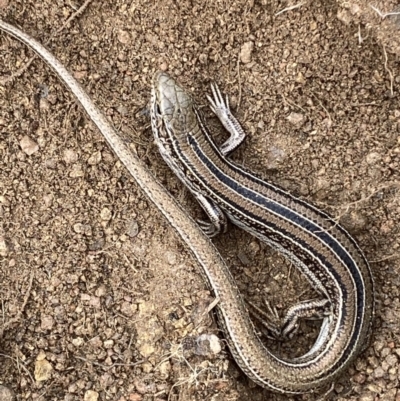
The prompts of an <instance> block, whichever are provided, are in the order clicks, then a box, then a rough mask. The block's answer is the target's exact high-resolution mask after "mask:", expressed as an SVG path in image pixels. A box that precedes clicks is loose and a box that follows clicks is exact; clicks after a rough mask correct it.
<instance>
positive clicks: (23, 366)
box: [0, 354, 35, 385]
mask: <svg viewBox="0 0 400 401" xmlns="http://www.w3.org/2000/svg"><path fill="white" fill-rule="evenodd" d="M0 356H3V357H4V358H8V359H11V360H12V361H14V362H15V363H16V364H17V365H18V367H20V366H22V369H24V370H25V372H26V373H27V374H28V376H29V378H30V379H31V380H32V383H33V384H34V385H35V380H34V379H33V377H32V375H31V373H30V372H29V369H28V368H27V367H26V366H25V365H24V364H23V363H20V362H19V360H18V358H17V359H15V358H13V357H12V356H10V355H6V354H0Z"/></svg>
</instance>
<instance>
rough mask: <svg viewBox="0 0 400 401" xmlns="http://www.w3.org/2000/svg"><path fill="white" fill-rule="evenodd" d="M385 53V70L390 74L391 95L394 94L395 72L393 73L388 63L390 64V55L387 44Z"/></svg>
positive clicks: (384, 49)
mask: <svg viewBox="0 0 400 401" xmlns="http://www.w3.org/2000/svg"><path fill="white" fill-rule="evenodd" d="M383 54H384V55H385V70H386V71H387V73H388V74H389V78H390V95H391V96H393V73H392V70H391V69H390V68H389V67H388V65H387V64H388V56H387V53H386V48H385V45H383Z"/></svg>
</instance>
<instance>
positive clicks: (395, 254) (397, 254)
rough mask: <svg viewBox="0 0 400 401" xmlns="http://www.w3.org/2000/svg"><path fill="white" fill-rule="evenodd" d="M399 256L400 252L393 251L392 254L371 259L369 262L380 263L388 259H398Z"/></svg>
mask: <svg viewBox="0 0 400 401" xmlns="http://www.w3.org/2000/svg"><path fill="white" fill-rule="evenodd" d="M399 257H400V253H393V254H391V255H388V256H384V257H383V258H380V259H374V260H370V261H369V263H380V262H385V261H386V260H390V259H397V258H399Z"/></svg>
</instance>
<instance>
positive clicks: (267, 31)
mask: <svg viewBox="0 0 400 401" xmlns="http://www.w3.org/2000/svg"><path fill="white" fill-rule="evenodd" d="M84 3H85V4H84ZM396 4H397V2H390V1H386V2H377V3H374V4H372V3H371V4H369V3H363V2H361V1H358V2H354V3H348V2H346V3H344V2H343V3H342V2H335V1H333V0H331V1H322V0H321V1H312V2H311V1H309V2H285V1H274V0H272V1H266V0H261V1H254V0H253V1H245V0H233V1H204V2H203V1H172V0H164V1H146V0H137V1H135V0H134V1H128V0H115V1H108V0H107V1H101V2H99V1H97V2H96V1H92V2H84V1H83V0H80V1H77V0H73V1H62V0H58V1H50V0H43V1H33V0H32V1H29V0H24V1H15V0H8V1H7V0H0V15H1V16H2V18H3V19H4V20H5V21H7V22H10V23H13V24H16V25H18V26H20V27H21V28H22V29H23V30H24V31H26V32H28V33H29V34H31V35H32V36H34V37H35V38H37V39H38V40H40V41H41V42H42V43H47V47H48V48H50V49H51V50H52V52H54V54H56V55H57V57H59V58H60V60H61V61H62V62H63V63H64V65H66V66H67V67H68V68H69V69H70V71H72V72H73V74H74V76H75V77H76V78H77V79H78V80H79V81H80V82H81V83H82V84H83V85H84V87H85V88H86V89H87V91H88V93H89V94H90V96H91V97H92V99H94V100H95V102H96V103H97V105H98V106H99V107H100V109H101V110H103V111H104V112H105V113H106V115H107V116H108V118H109V119H110V120H111V121H112V122H113V124H114V125H115V127H116V128H117V129H118V131H119V132H120V134H121V136H122V137H123V138H124V139H125V140H126V141H127V143H129V144H130V146H131V147H132V149H133V150H134V151H135V152H137V153H138V154H139V155H140V158H141V159H142V161H143V162H144V163H146V164H147V165H148V166H149V168H150V169H151V170H152V171H153V172H154V173H155V174H156V175H157V177H158V179H159V180H160V181H161V182H162V183H163V184H164V185H165V186H166V187H167V188H168V189H169V190H170V191H171V192H172V193H173V194H174V195H175V196H176V197H177V198H178V199H179V200H180V202H182V204H184V205H185V207H187V209H188V210H190V212H191V213H192V214H193V215H195V216H198V217H199V216H202V213H201V210H200V209H199V207H198V205H196V203H195V201H194V200H193V199H192V198H191V197H190V196H188V192H187V191H186V190H185V189H184V188H182V186H181V185H180V184H179V182H178V181H177V179H176V178H175V177H174V176H173V174H172V173H171V171H169V169H168V168H167V167H166V166H165V165H164V163H163V161H162V160H161V157H160V156H159V155H158V153H157V149H156V148H155V146H154V144H153V142H152V134H151V128H150V126H149V117H148V113H147V111H146V110H147V109H146V107H147V103H148V100H149V89H150V82H151V78H152V75H153V73H154V72H155V71H156V70H158V69H164V70H168V71H169V72H170V73H171V74H172V75H173V76H175V77H177V78H178V79H179V81H180V82H181V83H182V84H183V85H184V86H185V87H186V88H187V89H188V90H190V91H192V92H193V96H194V97H195V98H196V99H197V101H198V103H199V105H200V107H201V108H202V109H203V111H204V113H205V115H206V117H207V120H208V122H209V125H210V128H211V129H212V130H213V132H214V136H215V138H216V141H217V142H218V143H221V142H222V141H223V140H224V138H226V133H224V132H223V130H222V129H221V127H220V125H219V123H218V121H217V120H216V118H215V117H213V116H212V115H211V112H210V110H209V109H208V107H207V101H206V97H205V95H206V94H207V93H209V91H210V89H209V84H210V83H211V82H213V81H214V80H215V81H216V82H217V83H218V84H219V85H220V87H221V89H222V90H223V91H224V92H226V93H228V94H229V95H230V98H231V104H232V108H233V111H234V113H235V114H236V115H237V116H238V118H239V120H240V121H241V122H242V123H243V125H244V127H245V129H246V131H247V133H248V138H247V140H246V142H245V144H244V145H242V147H241V148H240V149H239V150H238V151H237V152H236V153H235V154H234V155H233V158H234V159H235V160H236V161H237V162H238V163H243V164H244V165H246V166H247V167H249V168H251V169H252V170H254V171H257V172H258V173H259V174H261V175H263V177H265V178H266V179H268V180H270V181H271V182H273V183H276V184H279V185H281V186H282V187H284V188H286V189H287V190H289V191H290V192H292V193H294V194H296V195H298V196H301V197H302V198H304V199H307V200H308V201H310V202H313V203H315V204H317V205H318V206H319V207H320V208H322V209H324V210H326V211H328V212H329V213H331V214H332V215H334V216H336V217H337V218H338V219H340V221H341V223H342V224H343V225H344V226H345V227H346V228H347V229H348V230H349V231H350V232H351V234H352V235H354V237H355V238H356V239H357V241H358V242H359V244H360V246H361V248H362V249H363V250H364V251H365V254H366V256H367V258H368V259H369V261H370V263H371V267H372V270H373V273H374V276H375V279H376V296H377V313H376V319H375V324H374V329H373V337H372V339H371V344H370V346H369V347H368V348H367V349H366V351H365V352H364V353H363V354H362V355H360V357H359V358H358V359H357V361H356V362H355V364H354V365H353V366H352V367H351V368H350V369H349V371H348V373H346V375H345V376H344V377H343V378H342V379H341V380H339V381H338V382H337V383H336V386H335V389H334V391H333V392H332V393H331V394H330V396H329V397H330V399H332V400H362V401H373V400H397V401H399V400H400V390H397V387H399V382H400V371H399V359H400V258H399V256H400V251H399V247H400V232H399V227H400V197H399V185H400V177H399V175H400V174H399V164H400V159H399V154H400V102H399V88H400V59H399V56H398V54H400V52H397V50H396V49H398V48H397V47H396V46H397V45H398V41H399V37H400V28H399V25H400V24H399V22H398V21H399V18H398V16H397V15H389V16H387V17H386V18H385V19H384V20H382V19H381V17H379V15H378V14H377V12H376V11H375V10H373V9H371V7H370V5H373V6H374V7H377V8H379V10H381V12H382V13H387V12H391V11H393V10H398V8H396ZM82 6H84V7H82ZM291 6H297V7H295V8H293V9H290V7H291ZM80 7H82V8H80ZM357 7H358V8H357ZM397 7H398V6H397ZM78 10H79V11H81V12H78V13H76V12H77V11H78ZM74 13H76V14H74ZM70 17H72V20H71V21H70V22H69V23H68V24H65V22H66V21H68V19H69V18H70ZM388 32H390V34H389V33H388ZM396 32H397V34H396ZM396 35H397V36H396ZM396 52H397V55H396ZM0 55H1V57H0V264H1V265H0V283H1V284H0V301H1V304H0V308H1V309H0V310H1V321H0V333H2V335H1V338H0V400H2V401H3V400H11V399H12V396H15V397H16V398H17V399H18V400H66V401H73V400H82V399H84V400H86V401H96V400H119V401H124V400H127V401H141V400H155V401H156V400H157V401H161V400H213V401H219V400H229V401H234V400H291V399H293V400H294V399H296V400H297V399H298V400H300V399H304V400H314V399H318V397H317V396H316V395H307V396H298V397H289V396H279V395H274V394H271V393H269V392H268V391H266V390H264V389H262V388H260V387H258V386H256V385H255V384H254V383H251V382H250V381H249V380H248V379H247V378H246V376H245V375H244V374H243V373H242V372H241V371H240V370H239V368H238V367H237V366H236V365H235V363H234V361H233V360H232V357H231V356H230V353H229V350H228V349H227V348H226V347H225V346H224V341H223V335H222V334H221V333H220V332H219V330H218V325H217V323H216V322H215V318H214V316H213V315H212V314H210V315H207V316H206V317H204V313H203V312H204V310H205V309H206V308H207V305H208V304H209V303H210V301H211V300H212V297H211V294H210V292H209V291H208V289H207V288H206V286H205V284H204V282H203V280H202V278H201V276H200V274H199V272H198V267H197V265H196V263H195V261H194V260H193V258H192V257H191V255H190V254H189V253H188V252H187V251H186V250H185V248H184V247H183V245H182V243H181V241H180V240H179V239H178V238H177V236H176V235H175V234H174V232H173V230H172V229H171V228H170V227H169V226H168V225H167V223H166V222H165V221H164V219H163V217H162V216H161V215H160V213H159V212H158V211H157V210H156V209H155V207H154V206H153V205H152V204H151V203H150V202H149V201H148V200H147V199H146V197H145V196H144V195H143V194H142V192H141V191H140V189H139V188H138V187H137V185H136V184H135V182H134V181H133V179H132V178H131V177H130V176H129V174H128V173H127V171H126V170H125V169H124V167H123V166H122V165H121V163H120V162H119V161H118V160H117V158H116V157H115V156H114V155H113V153H112V152H111V151H110V149H109V148H108V147H107V145H106V144H105V142H104V140H103V138H102V137H101V135H100V133H99V132H98V131H97V130H96V129H95V128H94V126H93V124H92V123H91V122H90V120H89V118H88V117H87V116H86V114H85V113H84V112H83V111H82V109H81V107H80V106H79V105H78V104H77V102H76V101H75V100H74V98H73V97H72V95H71V94H70V92H69V91H68V90H66V89H65V87H64V86H63V85H62V84H61V83H60V81H59V79H58V78H57V77H56V76H55V75H54V74H53V73H52V71H51V70H50V69H49V67H47V66H46V65H45V64H44V63H43V62H42V61H41V60H39V59H38V58H36V59H34V60H33V62H32V63H31V65H30V66H29V67H28V68H26V63H27V62H28V61H29V60H30V58H31V57H32V53H31V51H29V50H28V49H27V48H26V47H25V46H23V45H21V44H20V43H18V42H17V41H15V40H13V39H11V38H10V37H8V36H7V35H5V34H3V33H1V34H0ZM21 68H23V70H20V69H21ZM11 74H14V75H15V77H14V79H12V80H11V79H9V77H10V75H11ZM214 242H215V244H216V246H217V247H218V249H219V250H220V251H221V253H222V254H223V256H224V258H225V259H226V260H227V262H228V264H229V266H230V267H231V269H232V271H233V273H234V275H235V277H236V279H237V281H238V283H239V286H240V288H241V289H242V290H243V294H244V296H245V297H247V298H249V299H252V300H254V301H255V302H261V304H262V302H264V300H268V301H269V302H270V303H271V304H272V305H273V306H274V307H275V308H276V309H277V310H278V312H280V313H282V311H284V309H285V308H287V307H288V306H290V305H293V303H295V302H296V301H298V300H301V299H307V297H309V296H310V295H309V294H310V291H311V290H310V289H309V288H308V284H307V283H306V282H304V279H303V278H302V277H301V275H299V274H298V273H297V272H296V271H295V270H294V269H293V268H292V266H291V265H290V264H289V263H288V262H286V261H285V260H284V259H283V258H282V257H281V256H280V255H279V254H277V253H276V252H274V251H272V250H270V249H269V248H268V247H267V246H265V245H264V244H262V243H260V242H259V241H258V240H256V239H254V238H252V237H251V236H249V235H247V234H245V233H243V232H241V231H240V230H239V229H236V228H232V229H231V230H230V231H229V233H227V234H225V235H223V236H220V237H218V238H216V239H215V241H214ZM282 294H284V296H282ZM317 328H318V327H317V326H316V323H315V322H314V323H313V322H308V323H304V324H303V325H302V327H301V328H300V331H299V333H298V335H297V336H295V338H294V339H293V340H291V341H290V342H289V343H284V344H281V345H280V346H279V347H277V346H276V345H274V344H272V343H271V344H269V342H268V344H269V345H271V346H272V347H274V346H275V349H276V352H280V353H286V354H288V355H294V354H296V353H298V352H301V350H302V349H303V350H304V349H306V348H307V347H309V346H310V345H311V344H312V342H311V341H312V340H311V338H310V337H312V336H315V332H316V330H317ZM199 334H216V335H218V337H219V338H220V339H221V344H222V348H223V349H222V351H221V352H220V353H218V354H216V355H212V356H210V355H208V356H204V355H199V354H201V352H199V350H197V349H196V347H195V344H196V338H197V337H198V336H199ZM7 392H8V393H7Z"/></svg>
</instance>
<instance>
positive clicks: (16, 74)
mask: <svg viewBox="0 0 400 401" xmlns="http://www.w3.org/2000/svg"><path fill="white" fill-rule="evenodd" d="M92 1H93V0H86V1H85V2H84V3H83V4H82V6H81V7H79V9H78V10H77V11H76V12H74V13H73V14H72V15H71V16H70V17H69V18H68V19H67V21H66V22H65V23H64V24H63V25H62V26H61V28H59V29H57V31H56V32H55V34H53V35H51V36H50V37H49V38H48V39H47V40H46V41H45V42H44V45H47V44H48V43H49V42H50V40H51V39H52V38H53V37H54V36H56V35H58V34H59V33H60V32H61V31H62V30H63V29H64V28H65V27H66V26H67V25H68V24H69V23H70V22H71V21H72V20H74V19H75V18H76V17H78V16H79V15H81V14H82V13H83V12H84V11H85V9H86V7H87V6H88V5H89V4H90V3H91V2H92ZM36 57H37V55H36V54H35V55H34V56H32V57H31V58H30V59H29V60H28V61H27V62H26V64H24V65H23V66H22V67H21V68H19V69H18V70H17V71H16V72H13V73H12V74H11V75H10V76H8V77H5V78H4V77H1V78H0V85H5V84H6V83H8V82H12V81H13V80H14V79H15V78H18V77H20V76H21V75H22V74H23V73H24V72H25V71H26V70H27V69H28V68H29V66H30V65H31V64H32V62H33V60H35V59H36Z"/></svg>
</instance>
